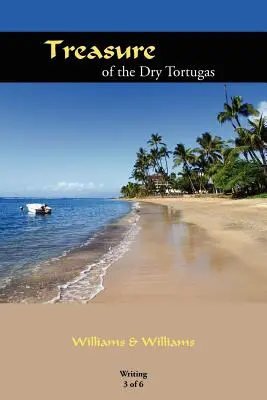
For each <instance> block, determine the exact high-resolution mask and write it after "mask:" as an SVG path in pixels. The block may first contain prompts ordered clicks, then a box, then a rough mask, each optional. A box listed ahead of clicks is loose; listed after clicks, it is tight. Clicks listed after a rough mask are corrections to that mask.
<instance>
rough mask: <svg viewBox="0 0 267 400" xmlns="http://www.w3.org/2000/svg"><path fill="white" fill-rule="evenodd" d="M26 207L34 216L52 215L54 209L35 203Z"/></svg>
mask: <svg viewBox="0 0 267 400" xmlns="http://www.w3.org/2000/svg"><path fill="white" fill-rule="evenodd" d="M26 207H27V208H28V211H29V213H32V214H51V212H52V208H51V207H48V206H47V204H39V203H33V204H26Z"/></svg>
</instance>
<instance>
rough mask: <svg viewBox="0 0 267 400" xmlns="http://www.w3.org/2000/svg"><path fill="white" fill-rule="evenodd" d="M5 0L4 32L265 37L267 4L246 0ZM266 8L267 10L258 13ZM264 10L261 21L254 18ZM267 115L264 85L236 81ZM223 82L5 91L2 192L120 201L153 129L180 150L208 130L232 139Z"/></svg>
mask: <svg viewBox="0 0 267 400" xmlns="http://www.w3.org/2000/svg"><path fill="white" fill-rule="evenodd" d="M160 4H162V3H156V2H151V1H148V2H146V3H144V2H143V1H142V3H141V2H140V1H135V3H134V6H131V7H129V6H128V3H125V2H122V1H117V2H104V4H103V2H94V3H92V2H88V1H80V0H77V1H76V2H75V4H74V3H66V2H62V1H57V2H54V1H53V2H52V1H50V0H48V1H46V2H44V3H38V2H36V1H34V2H33V1H23V2H21V1H14V0H3V1H2V2H1V13H0V29H1V30H3V31H36V30H37V31H265V30H266V13H265V12H262V11H263V10H264V9H265V8H266V6H264V2H263V1H257V2H254V3H253V5H254V6H253V9H251V8H249V7H246V6H244V3H243V2H242V5H241V2H232V1H231V2H230V1H229V0H227V1H225V2H224V3H223V7H220V9H219V12H218V5H217V3H216V2H214V1H212V2H211V1H210V2H208V1H201V2H196V3H194V2H183V3H181V2H169V1H166V2H164V7H163V6H162V5H160ZM259 10H261V12H259ZM254 14H255V15H254ZM253 15H254V16H253ZM228 87H229V93H230V94H231V95H242V96H243V98H244V100H245V101H248V102H252V103H253V104H254V105H255V106H258V107H262V108H263V109H266V105H267V103H266V102H267V91H266V89H267V87H266V85H264V84H229V85H228ZM223 102H224V92H223V84H219V83H218V84H205V83H198V84H192V83H190V84H189V83H188V84H178V83H177V84H171V83H168V84H162V83H156V84H152V83H149V84H126V83H120V84H92V83H88V84H71V83H70V84H37V83H32V84H2V85H0V121H1V124H0V139H1V146H0V196H40V197H42V196H46V197H49V196H80V197H83V196H86V197H92V196H101V197H102V196H113V195H117V194H118V193H119V189H120V187H121V186H122V185H123V184H125V183H126V182H127V181H128V178H129V176H130V174H131V169H132V165H133V162H134V158H135V153H136V151H137V150H138V148H139V147H140V146H146V141H147V140H148V139H149V137H150V135H151V134H152V133H159V134H161V135H162V136H163V138H164V141H165V142H166V143H167V144H168V146H169V148H170V149H171V150H173V148H174V146H175V145H176V144H177V143H179V142H184V143H185V144H186V145H188V146H194V145H195V142H194V141H195V137H196V136H198V135H201V133H203V132H205V131H209V132H211V133H213V134H214V135H215V134H216V135H219V136H222V137H223V138H229V137H230V136H231V135H232V131H231V127H230V126H229V125H228V126H223V127H222V126H220V125H219V124H218V122H217V121H216V115H217V113H218V112H219V111H221V109H222V105H223Z"/></svg>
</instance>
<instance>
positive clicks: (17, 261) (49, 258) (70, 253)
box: [0, 198, 138, 302]
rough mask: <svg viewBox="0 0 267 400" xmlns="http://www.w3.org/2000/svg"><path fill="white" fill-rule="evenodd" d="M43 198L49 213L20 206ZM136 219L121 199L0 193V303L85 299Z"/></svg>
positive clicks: (123, 247) (124, 245) (125, 242)
mask: <svg viewBox="0 0 267 400" xmlns="http://www.w3.org/2000/svg"><path fill="white" fill-rule="evenodd" d="M44 202H45V203H47V204H48V205H49V206H50V207H52V214H51V215H32V214H30V213H28V212H27V209H26V208H24V210H23V211H21V210H20V207H21V206H25V205H26V204H28V203H44ZM137 218H138V215H137V213H135V212H134V207H133V204H132V203H130V202H126V201H118V200H112V199H84V198H83V199H80V198H79V199H78V198H72V199H70V198H64V199H63V198H62V199H36V198H35V199H29V198H27V199H26V198H0V302H21V301H23V302H27V301H28V300H29V301H30V302H35V301H41V302H45V301H49V300H50V301H60V300H62V298H63V297H64V298H65V300H66V301H82V302H84V301H85V302H86V301H88V300H90V299H91V298H92V297H94V296H95V295H96V294H97V293H98V292H99V291H100V290H102V289H103V275H104V274H105V270H106V268H107V267H108V266H109V265H110V264H111V263H112V262H113V261H115V260H116V259H117V258H118V257H120V255H122V254H123V252H124V251H125V250H126V248H127V246H128V244H129V243H128V242H130V241H131V238H132V237H133V236H134V235H135V230H136V229H134V228H135V227H136V219H137ZM85 276H86V278H87V279H86V282H85V279H84V278H85ZM92 278H93V281H94V284H92ZM81 283H82V285H81ZM77 285H78V286H80V287H78V286H77ZM74 286H75V289H73V288H74ZM67 288H68V290H66V289H67ZM89 289H90V290H89ZM53 296H54V297H53Z"/></svg>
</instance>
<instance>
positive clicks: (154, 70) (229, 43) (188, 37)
mask: <svg viewBox="0 0 267 400" xmlns="http://www.w3.org/2000/svg"><path fill="white" fill-rule="evenodd" d="M266 49H267V32H1V33H0V57H1V69H0V71H1V74H0V81H1V82H199V83H201V82H267V68H266V61H265V57H264V53H265V50H266Z"/></svg>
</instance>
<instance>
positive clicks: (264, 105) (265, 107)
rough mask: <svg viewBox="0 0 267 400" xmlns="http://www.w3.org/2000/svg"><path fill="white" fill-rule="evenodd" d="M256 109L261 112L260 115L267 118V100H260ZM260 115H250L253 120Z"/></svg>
mask: <svg viewBox="0 0 267 400" xmlns="http://www.w3.org/2000/svg"><path fill="white" fill-rule="evenodd" d="M256 109H257V110H258V111H259V112H260V115H262V116H263V117H266V118H267V101H260V102H259V104H258V105H257V107H256ZM257 118H259V117H249V119H250V120H251V121H254V120H255V119H257Z"/></svg>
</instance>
